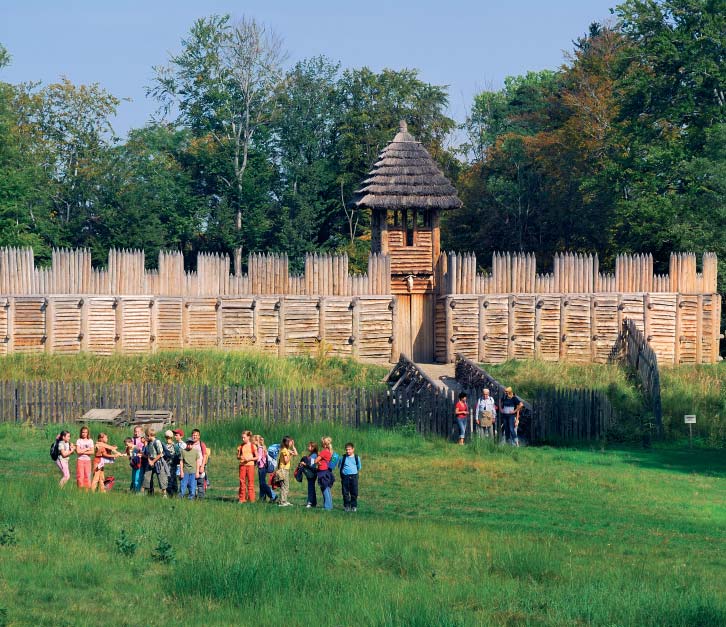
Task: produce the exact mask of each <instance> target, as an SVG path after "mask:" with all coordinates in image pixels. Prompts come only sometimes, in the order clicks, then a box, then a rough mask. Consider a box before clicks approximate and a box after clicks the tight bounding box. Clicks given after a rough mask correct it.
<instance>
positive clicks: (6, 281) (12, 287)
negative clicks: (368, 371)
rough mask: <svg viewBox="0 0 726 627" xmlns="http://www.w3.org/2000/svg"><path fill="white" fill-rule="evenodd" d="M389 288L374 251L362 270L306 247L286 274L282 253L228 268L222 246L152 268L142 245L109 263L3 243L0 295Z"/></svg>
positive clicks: (165, 257) (315, 292)
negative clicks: (43, 255)
mask: <svg viewBox="0 0 726 627" xmlns="http://www.w3.org/2000/svg"><path fill="white" fill-rule="evenodd" d="M390 293H391V262H390V258H389V257H388V256H387V255H380V254H375V253H372V254H371V255H369V258H368V268H367V272H366V273H364V274H355V273H354V274H351V273H350V270H349V263H348V256H347V255H345V254H343V255H331V254H318V253H315V254H313V253H311V254H308V255H307V256H306V257H305V270H304V272H303V273H302V274H291V273H290V269H289V260H288V257H287V255H284V254H275V253H271V254H250V255H249V256H248V259H247V273H242V272H241V270H240V269H239V268H238V269H237V270H236V271H235V272H234V273H231V269H230V258H229V256H227V255H225V254H217V253H199V254H198V255H197V264H196V270H193V271H186V270H185V268H184V257H183V256H182V254H181V253H179V252H165V251H162V252H160V253H159V257H158V263H157V269H156V270H147V269H146V256H145V254H144V251H142V250H115V249H112V250H110V251H109V254H108V262H107V266H106V268H95V267H93V266H92V259H91V253H90V251H88V250H54V251H53V253H52V257H51V265H50V267H48V268H39V267H36V265H35V258H34V255H33V250H32V249H30V248H2V249H0V295H28V294H33V295H47V294H106V295H114V296H119V295H131V294H133V295H137V296H140V295H154V296H186V297H194V296H232V295H241V294H245V295H249V294H257V295H272V294H275V295H278V294H279V295H292V296H357V295H367V294H371V295H380V294H390Z"/></svg>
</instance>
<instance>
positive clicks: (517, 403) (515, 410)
mask: <svg viewBox="0 0 726 627" xmlns="http://www.w3.org/2000/svg"><path fill="white" fill-rule="evenodd" d="M523 407H524V403H523V402H522V399H520V398H519V397H518V396H515V395H514V392H513V391H512V388H510V387H506V388H504V398H503V399H502V403H501V410H502V420H503V421H504V432H505V434H506V436H507V441H508V442H509V443H510V444H511V445H512V446H519V438H518V437H517V427H518V426H519V412H521V411H522V408H523Z"/></svg>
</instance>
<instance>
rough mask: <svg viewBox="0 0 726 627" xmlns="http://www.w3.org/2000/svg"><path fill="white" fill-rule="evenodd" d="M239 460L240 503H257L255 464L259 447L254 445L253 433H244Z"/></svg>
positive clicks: (238, 454)
mask: <svg viewBox="0 0 726 627" xmlns="http://www.w3.org/2000/svg"><path fill="white" fill-rule="evenodd" d="M237 459H238V460H239V493H238V500H239V502H240V503H246V502H247V501H249V502H250V503H254V502H255V474H254V473H255V462H256V461H257V447H256V446H255V445H254V444H253V443H252V431H244V432H243V433H242V444H240V445H239V446H238V447H237Z"/></svg>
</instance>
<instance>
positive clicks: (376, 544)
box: [0, 423, 726, 627]
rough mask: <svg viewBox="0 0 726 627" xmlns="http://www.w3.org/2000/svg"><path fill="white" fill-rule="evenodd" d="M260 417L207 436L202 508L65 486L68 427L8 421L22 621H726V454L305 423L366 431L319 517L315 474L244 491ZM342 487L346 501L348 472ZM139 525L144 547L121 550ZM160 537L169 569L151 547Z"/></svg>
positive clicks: (3, 582) (7, 541)
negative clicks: (248, 452) (312, 503)
mask: <svg viewBox="0 0 726 627" xmlns="http://www.w3.org/2000/svg"><path fill="white" fill-rule="evenodd" d="M244 426H249V425H244ZM242 427H243V424H242V423H230V424H228V425H219V426H216V427H215V428H213V429H212V428H210V429H209V430H208V431H207V432H205V434H204V435H205V439H206V440H207V441H208V442H209V443H210V445H211V446H213V447H214V450H215V457H214V460H213V463H212V467H211V477H212V490H211V491H210V493H209V495H210V497H211V498H210V499H209V501H208V502H205V503H201V502H196V503H190V502H186V501H185V502H179V501H171V500H162V499H153V498H149V497H140V496H139V497H135V496H130V495H127V494H125V493H124V492H123V487H124V484H125V482H126V478H127V475H128V468H127V467H126V465H125V464H124V463H118V464H117V465H116V466H115V467H113V473H114V474H115V475H116V476H117V477H118V478H119V481H118V483H117V488H116V490H115V491H114V492H113V493H111V494H107V495H98V494H96V495H87V494H80V493H79V492H78V491H77V490H76V488H75V486H73V485H71V484H69V485H68V486H67V487H66V488H65V489H64V490H63V491H61V490H59V489H58V488H57V486H56V481H57V469H56V468H55V467H54V465H53V463H52V462H51V461H50V459H49V458H48V446H49V441H50V438H51V437H52V435H53V434H52V433H51V431H50V430H44V429H34V428H29V427H21V426H14V425H13V426H10V425H2V426H0V469H2V475H3V481H0V503H2V508H0V607H2V608H4V609H5V610H6V611H7V614H6V617H5V618H4V622H5V623H6V624H7V625H13V626H15V625H53V626H57V625H92V624H93V625H107V626H113V625H129V626H131V625H137V624H149V625H155V626H162V625H179V624H186V625H201V624H204V625H231V624H235V625H237V624H239V625H243V624H244V625H246V624H250V625H251V624H265V625H268V624H287V625H301V624H307V623H309V622H310V621H312V620H314V622H315V623H316V624H320V625H479V624H485V625H490V624H491V625H557V626H563V625H573V626H574V625H578V626H579V625H640V626H646V627H647V626H653V627H656V626H657V627H664V626H669V625H673V626H676V625H679V626H683V627H691V626H694V625H699V626H702V627H705V626H711V625H712V626H716V625H719V626H720V625H724V624H726V595H724V592H723V573H724V569H725V568H726V547H725V546H724V543H723V538H724V537H725V536H726V506H725V504H726V460H725V459H724V457H723V455H722V454H721V453H720V452H718V451H698V452H692V453H689V452H688V451H680V452H679V451H675V450H662V449H661V450H651V451H642V450H637V449H632V450H618V451H599V450H584V449H583V450H557V449H552V448H548V447H543V448H532V449H517V450H515V449H511V448H509V447H501V448H500V447H491V448H490V447H488V446H486V445H482V444H480V443H476V444H475V445H472V446H467V447H457V446H455V445H451V444H447V443H444V442H442V441H440V440H425V439H423V438H420V437H418V436H412V435H411V434H408V433H392V432H384V431H381V430H374V429H371V430H362V431H358V432H351V431H347V430H343V429H341V428H337V427H330V426H323V425H315V426H314V427H311V426H304V427H294V428H292V435H293V436H295V438H296V440H297V442H298V443H300V444H302V443H304V442H305V441H307V440H308V439H310V438H315V439H318V438H319V437H320V436H321V435H323V433H324V432H325V433H329V434H330V435H332V437H333V438H334V441H335V443H336V445H337V448H340V447H341V445H342V444H343V443H344V442H345V441H346V440H347V439H349V438H351V439H353V440H354V441H355V443H356V445H357V451H358V452H359V453H360V455H361V456H362V458H363V464H364V469H363V475H362V479H361V503H360V507H359V512H358V513H357V514H345V513H343V512H342V511H340V510H337V511H333V512H323V511H319V510H306V509H305V508H304V507H302V504H303V503H304V496H303V487H302V486H301V485H300V484H297V483H295V484H294V486H293V501H294V502H296V503H297V506H296V507H290V508H283V509H278V508H276V507H274V506H268V505H262V504H254V505H251V504H248V505H246V506H242V505H239V504H236V503H234V502H233V501H232V500H233V499H234V495H235V491H236V484H237V482H236V464H235V460H234V457H233V451H234V445H235V443H236V441H237V436H238V433H239V431H240V429H241V428H242ZM265 434H266V436H267V437H268V441H274V440H276V439H278V438H279V437H280V436H281V435H282V433H281V432H279V431H278V430H276V429H268V430H267V431H266V432H265ZM121 435H122V434H121V433H120V432H115V431H114V432H112V441H114V442H119V441H120V437H121ZM334 495H335V505H336V508H339V507H340V504H341V501H340V486H339V483H336V485H335V486H334ZM10 527H12V528H13V532H9V531H8V529H9V528H10ZM122 530H125V532H126V534H127V538H128V540H127V542H126V543H125V544H124V543H122V544H124V546H126V547H128V546H129V543H131V544H134V543H135V544H136V545H137V547H136V551H135V553H134V554H133V555H124V554H122V553H121V552H120V551H119V548H118V546H117V541H119V540H120V538H121V531H122ZM160 539H161V540H164V541H167V542H168V543H169V544H170V545H171V547H172V548H171V553H172V554H173V557H174V560H173V561H172V562H170V563H163V562H158V561H155V560H154V559H153V558H152V553H153V551H154V550H155V549H156V548H157V547H158V545H159V542H160ZM163 552H164V551H162V553H163ZM0 616H1V614H0Z"/></svg>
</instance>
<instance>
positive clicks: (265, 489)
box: [253, 435, 277, 503]
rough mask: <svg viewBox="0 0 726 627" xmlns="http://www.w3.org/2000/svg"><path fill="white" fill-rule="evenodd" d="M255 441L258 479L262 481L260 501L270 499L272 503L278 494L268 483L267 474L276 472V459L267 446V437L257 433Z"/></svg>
mask: <svg viewBox="0 0 726 627" xmlns="http://www.w3.org/2000/svg"><path fill="white" fill-rule="evenodd" d="M253 441H254V442H255V444H256V445H257V479H258V480H259V483H260V501H265V500H267V499H270V503H274V502H275V501H276V500H277V495H276V494H275V492H274V490H273V489H272V487H271V486H270V484H269V483H267V475H268V474H270V475H271V474H272V473H274V472H275V468H276V465H275V463H274V462H275V461H276V460H273V458H272V456H271V455H268V451H267V448H266V447H265V438H263V437H262V436H261V435H255V436H254V437H253Z"/></svg>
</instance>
